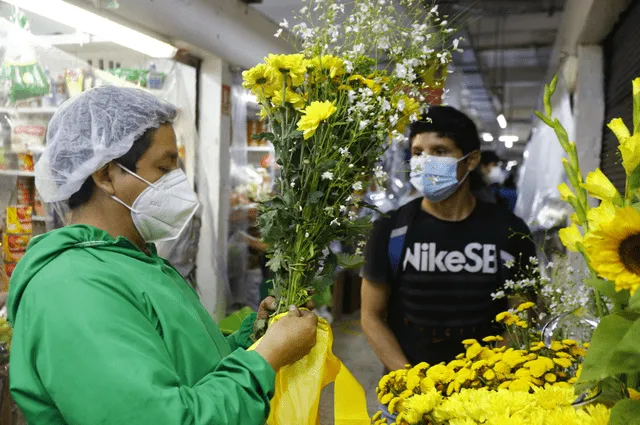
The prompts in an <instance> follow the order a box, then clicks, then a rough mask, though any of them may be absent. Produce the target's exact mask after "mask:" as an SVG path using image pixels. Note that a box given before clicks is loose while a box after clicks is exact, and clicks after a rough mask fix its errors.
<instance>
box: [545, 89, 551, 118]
mask: <svg viewBox="0 0 640 425" xmlns="http://www.w3.org/2000/svg"><path fill="white" fill-rule="evenodd" d="M543 99H544V113H545V115H546V116H548V117H550V116H551V114H552V113H553V110H552V109H551V101H550V99H551V88H550V87H549V86H548V85H546V84H545V85H544V97H543Z"/></svg>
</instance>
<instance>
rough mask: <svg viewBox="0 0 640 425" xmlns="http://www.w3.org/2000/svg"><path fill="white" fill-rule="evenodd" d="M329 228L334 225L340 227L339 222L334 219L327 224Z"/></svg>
mask: <svg viewBox="0 0 640 425" xmlns="http://www.w3.org/2000/svg"><path fill="white" fill-rule="evenodd" d="M329 225H330V226H333V225H336V226H340V222H339V221H338V219H337V218H334V219H333V220H332V221H331V223H329Z"/></svg>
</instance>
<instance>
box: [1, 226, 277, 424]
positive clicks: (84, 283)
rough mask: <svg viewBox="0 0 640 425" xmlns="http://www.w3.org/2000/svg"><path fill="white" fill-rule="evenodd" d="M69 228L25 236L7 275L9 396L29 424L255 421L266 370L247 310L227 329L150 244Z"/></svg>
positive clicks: (268, 375)
mask: <svg viewBox="0 0 640 425" xmlns="http://www.w3.org/2000/svg"><path fill="white" fill-rule="evenodd" d="M149 249H150V251H151V252H152V254H151V255H146V254H144V253H143V252H141V251H140V250H139V249H138V248H136V247H135V246H134V245H133V244H132V243H131V242H129V241H128V240H127V239H124V238H118V239H113V238H112V237H111V236H109V235H108V234H107V233H105V232H104V231H102V230H99V229H96V228H93V227H89V226H81V225H78V226H69V227H65V228H63V229H59V230H56V231H53V232H50V233H48V234H45V235H42V236H39V237H36V238H34V239H33V241H32V242H31V244H30V245H29V248H28V250H27V254H26V255H25V256H24V257H23V259H22V260H21V261H20V263H19V264H18V267H16V270H15V272H14V274H13V276H12V279H11V283H10V294H9V300H8V304H7V305H8V313H9V321H10V322H11V323H12V325H13V327H14V334H13V341H12V347H11V361H10V365H11V366H10V381H11V394H12V396H13V398H14V400H15V401H16V403H17V404H18V406H20V408H21V409H22V411H23V413H24V415H25V417H26V419H27V421H28V422H29V423H30V424H33V425H53V424H55V425H63V424H64V425H67V424H68V425H98V424H100V425H179V424H180V425H187V424H189V425H205V424H207V425H214V424H215V425H218V424H219V425H231V424H233V425H253V424H255V425H258V424H261V423H263V422H264V421H265V419H266V417H268V414H269V400H270V399H271V397H272V396H273V391H274V385H275V372H274V371H273V369H272V368H271V366H270V365H269V364H268V363H267V362H266V361H265V360H264V359H263V358H262V357H261V356H260V355H259V354H257V353H256V352H254V351H246V350H245V349H246V348H247V347H248V346H249V344H250V338H249V335H250V333H251V322H252V321H253V319H254V318H255V315H252V316H250V317H248V318H247V319H246V320H245V322H244V323H243V326H242V328H241V330H240V331H238V332H237V333H236V334H233V335H231V336H230V337H228V338H225V337H224V336H223V335H222V333H221V332H220V329H218V327H217V325H216V324H215V323H214V322H213V320H212V319H211V316H210V315H209V314H208V313H207V311H206V310H205V309H204V308H203V307H202V305H201V304H200V301H199V300H198V297H197V295H196V293H195V291H194V290H193V289H192V288H191V287H190V286H189V285H188V284H187V283H185V281H184V280H183V279H182V277H181V276H180V274H179V273H178V272H177V271H176V270H175V269H174V268H173V267H171V266H170V265H169V264H168V263H167V262H166V261H164V260H163V259H161V258H160V257H158V256H157V255H156V253H155V248H153V246H151V245H150V246H149Z"/></svg>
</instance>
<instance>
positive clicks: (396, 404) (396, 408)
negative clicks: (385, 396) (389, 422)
mask: <svg viewBox="0 0 640 425" xmlns="http://www.w3.org/2000/svg"><path fill="white" fill-rule="evenodd" d="M402 403H403V400H402V399H401V398H400V397H395V398H393V399H392V400H391V401H390V402H389V406H387V409H388V410H389V413H391V414H394V413H398V412H401V409H402Z"/></svg>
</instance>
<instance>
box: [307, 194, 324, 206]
mask: <svg viewBox="0 0 640 425" xmlns="http://www.w3.org/2000/svg"><path fill="white" fill-rule="evenodd" d="M322 198H324V192H321V191H317V192H313V193H312V194H311V195H309V197H308V198H307V202H308V203H310V204H317V203H318V202H320V200H321V199H322Z"/></svg>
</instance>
